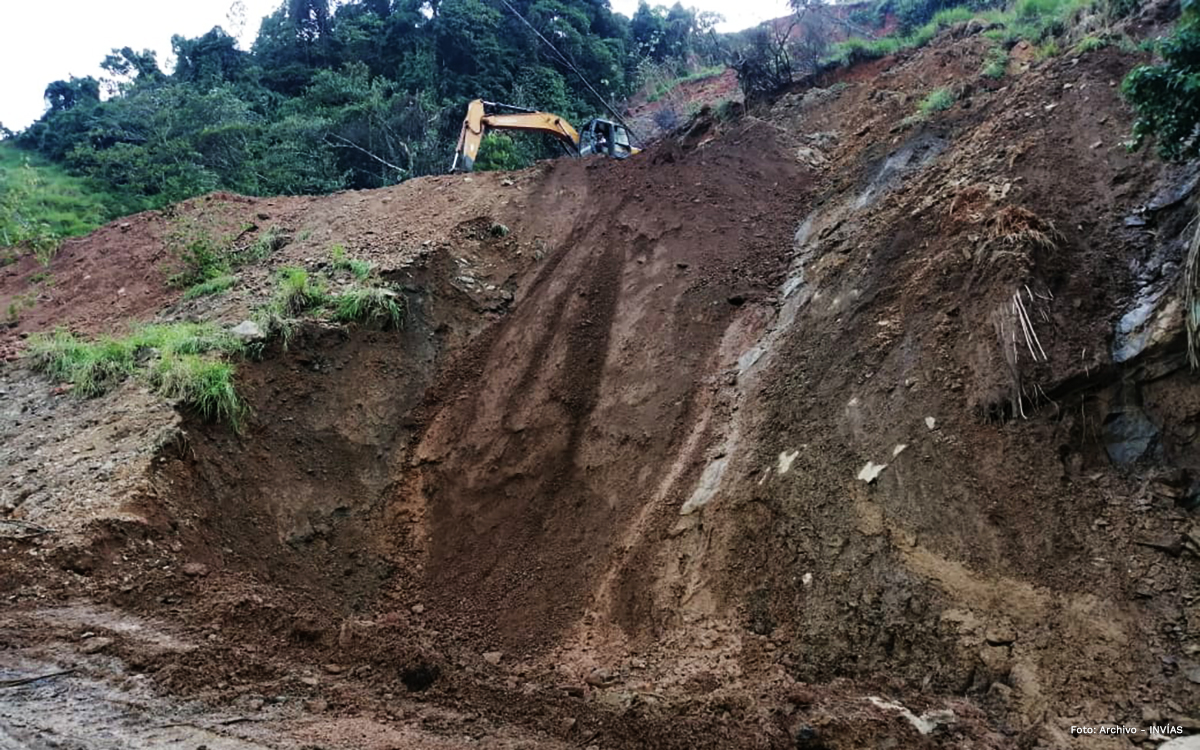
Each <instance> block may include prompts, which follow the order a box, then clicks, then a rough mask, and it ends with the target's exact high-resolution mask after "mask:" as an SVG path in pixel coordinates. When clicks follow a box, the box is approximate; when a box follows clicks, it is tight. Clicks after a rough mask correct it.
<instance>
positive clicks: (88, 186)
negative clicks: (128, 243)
mask: <svg viewBox="0 0 1200 750" xmlns="http://www.w3.org/2000/svg"><path fill="white" fill-rule="evenodd" d="M135 208H136V206H131V205H124V204H122V203H121V202H120V201H118V200H116V199H115V198H113V197H112V196H110V195H107V194H105V193H103V192H102V191H100V190H98V189H97V188H96V186H95V185H94V184H92V182H90V181H88V180H84V179H80V178H78V177H73V176H71V175H69V174H67V173H66V172H65V171H64V170H63V169H62V168H61V167H60V166H57V165H55V164H52V163H50V162H49V161H47V160H46V159H44V158H41V157H40V156H38V155H37V154H31V153H28V152H25V151H22V150H20V149H18V148H16V147H15V146H13V145H12V142H11V141H0V248H13V249H20V250H23V251H29V252H33V253H35V254H37V255H38V257H39V258H40V259H41V260H42V261H43V262H48V261H49V260H50V258H51V257H52V256H53V254H54V252H55V251H56V250H57V249H58V245H59V243H60V242H61V241H62V239H63V238H66V237H73V236H76V235H81V234H86V233H88V232H90V231H92V230H93V229H95V228H96V227H98V226H100V225H101V224H103V223H104V222H106V221H108V220H109V219H112V218H113V217H115V216H118V215H120V214H121V213H124V212H127V211H128V210H130V209H135Z"/></svg>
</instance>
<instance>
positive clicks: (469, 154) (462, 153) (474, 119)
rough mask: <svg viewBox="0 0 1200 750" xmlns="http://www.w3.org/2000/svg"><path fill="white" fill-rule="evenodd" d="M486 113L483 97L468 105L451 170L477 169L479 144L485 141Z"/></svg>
mask: <svg viewBox="0 0 1200 750" xmlns="http://www.w3.org/2000/svg"><path fill="white" fill-rule="evenodd" d="M484 114H485V112H484V107H483V100H482V99H475V100H473V101H472V102H471V103H470V104H468V105H467V116H466V117H465V118H464V119H463V125H462V130H461V131H460V132H459V134H458V145H457V146H455V148H454V163H453V164H451V165H450V171H451V172H458V171H463V172H470V171H472V170H473V169H475V157H476V156H478V155H479V145H480V144H481V143H483V117H484Z"/></svg>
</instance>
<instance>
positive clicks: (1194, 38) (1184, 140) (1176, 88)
mask: <svg viewBox="0 0 1200 750" xmlns="http://www.w3.org/2000/svg"><path fill="white" fill-rule="evenodd" d="M1182 8H1183V14H1182V15H1181V16H1180V18H1179V22H1178V24H1177V25H1176V27H1175V31H1174V33H1172V34H1171V35H1170V36H1169V37H1167V38H1166V39H1163V40H1162V41H1161V45H1160V47H1161V53H1162V62H1161V63H1158V64H1156V65H1139V66H1138V67H1136V68H1134V69H1133V70H1132V71H1130V73H1129V75H1128V76H1126V77H1125V80H1124V81H1123V82H1122V84H1121V91H1122V92H1123V93H1124V94H1125V98H1126V99H1128V100H1129V102H1130V103H1131V104H1132V105H1133V108H1134V111H1135V112H1136V113H1137V120H1136V121H1135V122H1134V124H1133V140H1132V141H1131V143H1130V147H1131V148H1133V149H1138V148H1141V147H1142V145H1143V144H1144V143H1145V142H1146V139H1147V138H1151V137H1153V138H1155V139H1156V140H1157V144H1158V153H1159V155H1160V156H1162V157H1163V158H1164V159H1167V160H1170V161H1178V160H1182V159H1188V158H1192V157H1195V156H1200V0H1183V2H1182Z"/></svg>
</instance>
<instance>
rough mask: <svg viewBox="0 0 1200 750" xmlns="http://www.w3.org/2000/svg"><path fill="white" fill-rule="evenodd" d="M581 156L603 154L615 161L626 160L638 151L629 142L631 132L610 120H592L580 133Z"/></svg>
mask: <svg viewBox="0 0 1200 750" xmlns="http://www.w3.org/2000/svg"><path fill="white" fill-rule="evenodd" d="M579 135H580V142H579V155H580V156H588V155H589V154H603V155H605V156H609V157H612V158H613V159H624V158H627V157H629V156H632V155H633V154H635V153H637V151H636V150H635V149H634V148H633V146H632V145H631V144H630V142H629V131H628V130H626V129H625V126H623V125H618V124H617V123H615V122H611V121H609V120H600V119H596V120H591V121H590V122H588V123H587V124H586V125H584V126H583V130H582V131H581V132H580V134H579Z"/></svg>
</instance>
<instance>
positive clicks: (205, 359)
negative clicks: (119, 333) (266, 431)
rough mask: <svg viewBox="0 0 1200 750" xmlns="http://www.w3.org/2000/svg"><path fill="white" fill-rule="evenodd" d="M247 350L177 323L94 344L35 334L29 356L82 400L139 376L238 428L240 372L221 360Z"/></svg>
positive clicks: (211, 330) (61, 334) (215, 330)
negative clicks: (237, 382) (237, 380)
mask: <svg viewBox="0 0 1200 750" xmlns="http://www.w3.org/2000/svg"><path fill="white" fill-rule="evenodd" d="M244 350H245V349H244V344H243V343H242V342H241V341H240V340H239V339H237V338H235V337H234V336H231V335H230V334H229V333H228V332H226V331H224V330H223V329H221V328H220V327H218V326H215V325H212V324H210V323H173V324H160V325H148V326H143V327H141V328H139V329H137V330H135V331H133V332H132V333H130V334H129V335H128V336H124V337H121V338H117V337H113V336H103V337H100V338H97V339H95V340H92V341H87V340H84V339H81V338H78V337H77V336H75V335H74V334H72V333H68V332H66V331H55V332H54V333H52V334H40V335H35V336H32V337H30V339H29V346H28V348H27V350H26V352H25V356H26V358H27V360H28V361H29V364H30V366H31V367H32V368H33V369H34V370H35V371H37V372H42V373H45V374H46V375H48V376H49V377H51V378H53V379H54V380H56V381H58V382H64V383H69V384H70V385H71V392H72V393H74V394H75V395H77V396H79V397H81V398H90V397H94V396H99V395H101V394H103V393H106V392H107V391H109V390H111V389H112V388H114V387H116V386H118V385H120V384H121V383H122V382H124V381H125V380H126V379H128V378H129V377H131V376H134V375H137V374H141V375H143V376H144V377H145V378H146V379H147V381H148V382H149V384H150V386H151V388H153V389H154V392H155V393H157V394H158V395H160V396H162V397H164V398H168V399H173V400H177V401H180V402H181V403H183V404H184V405H186V406H189V407H192V408H195V409H196V410H197V411H199V413H200V414H201V416H203V417H204V418H205V419H211V420H218V421H224V422H228V423H229V424H231V425H233V427H234V428H235V429H238V428H239V427H240V424H241V421H240V420H241V417H242V415H243V413H244V411H245V408H244V406H243V405H242V403H241V401H240V399H239V398H238V395H237V392H236V390H235V389H234V386H233V376H234V373H235V371H236V370H235V368H234V366H233V365H232V364H230V363H229V362H226V361H224V359H223V357H224V356H230V355H235V354H240V353H242V352H244Z"/></svg>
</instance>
